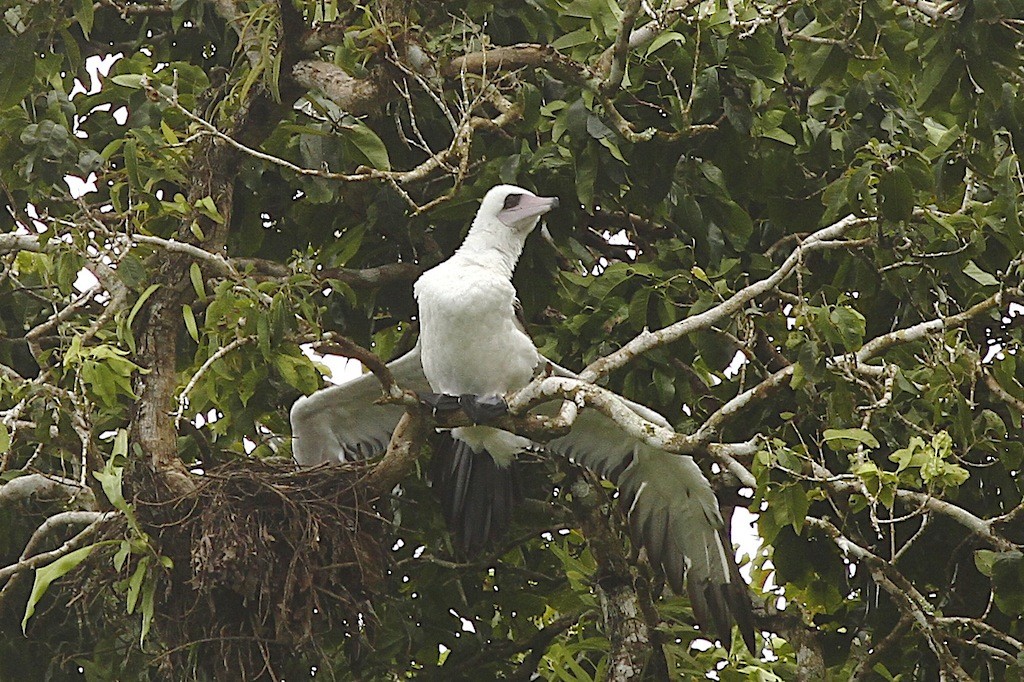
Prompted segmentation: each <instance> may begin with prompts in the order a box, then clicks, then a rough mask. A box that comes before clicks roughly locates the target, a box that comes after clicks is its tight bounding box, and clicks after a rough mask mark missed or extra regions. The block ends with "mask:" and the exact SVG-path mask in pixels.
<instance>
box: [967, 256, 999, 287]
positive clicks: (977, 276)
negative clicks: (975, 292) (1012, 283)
mask: <svg viewBox="0 0 1024 682" xmlns="http://www.w3.org/2000/svg"><path fill="white" fill-rule="evenodd" d="M964 274H965V275H967V276H968V277H970V278H971V279H973V280H974V281H975V282H977V283H978V284H980V285H981V286H983V287H994V286H999V280H998V279H996V278H995V277H993V276H992V275H990V274H989V273H987V272H985V271H984V270H982V269H981V268H979V267H978V264H977V263H975V262H974V261H973V260H969V261H967V265H965V266H964Z"/></svg>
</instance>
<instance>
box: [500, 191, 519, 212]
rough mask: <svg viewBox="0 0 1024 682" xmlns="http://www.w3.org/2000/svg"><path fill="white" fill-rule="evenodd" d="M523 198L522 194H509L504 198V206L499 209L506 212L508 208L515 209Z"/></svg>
mask: <svg viewBox="0 0 1024 682" xmlns="http://www.w3.org/2000/svg"><path fill="white" fill-rule="evenodd" d="M522 198H523V195H522V194H509V195H508V196H507V197H505V204H504V205H503V206H502V207H501V210H503V211H507V210H508V209H510V208H515V207H516V206H518V205H519V201H520V200H521V199H522Z"/></svg>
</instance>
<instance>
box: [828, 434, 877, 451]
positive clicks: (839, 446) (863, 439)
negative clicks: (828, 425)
mask: <svg viewBox="0 0 1024 682" xmlns="http://www.w3.org/2000/svg"><path fill="white" fill-rule="evenodd" d="M822 436H823V437H824V439H825V442H826V443H827V444H828V446H829V447H830V448H832V449H833V450H836V451H837V452H839V451H844V450H855V449H857V447H859V446H861V445H864V446H866V447H869V448H872V449H874V448H877V447H878V446H879V443H878V439H876V438H875V437H874V436H872V435H871V433H870V432H869V431H865V430H864V429H825V432H824V433H823V434H822Z"/></svg>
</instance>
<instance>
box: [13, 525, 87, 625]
mask: <svg viewBox="0 0 1024 682" xmlns="http://www.w3.org/2000/svg"><path fill="white" fill-rule="evenodd" d="M95 546H96V545H88V546H86V547H80V548H78V549H76V550H74V551H73V552H68V553H67V554H65V555H64V556H62V557H60V558H59V559H57V560H56V561H53V562H51V563H49V564H47V565H46V566H43V567H42V568H37V569H36V579H35V582H34V583H33V584H32V593H31V594H30V595H29V597H28V603H27V604H26V605H25V617H24V618H22V619H21V631H22V632H25V629H26V628H27V627H28V620H29V618H31V617H32V614H33V613H35V612H36V605H37V604H38V603H39V600H40V599H42V598H43V595H45V594H46V590H47V589H49V587H50V584H51V583H52V582H53V581H54V580H57V579H59V578H62V577H63V576H65V575H67V574H68V573H70V572H71V571H73V570H74V569H75V568H76V567H77V566H78V564H80V563H82V562H83V561H85V559H86V558H87V557H88V556H89V555H90V554H91V553H92V550H93V548H94V547H95Z"/></svg>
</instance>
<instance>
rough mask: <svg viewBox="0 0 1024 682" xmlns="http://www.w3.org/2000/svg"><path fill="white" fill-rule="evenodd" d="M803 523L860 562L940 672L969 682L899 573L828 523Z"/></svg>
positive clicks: (916, 594)
mask: <svg viewBox="0 0 1024 682" xmlns="http://www.w3.org/2000/svg"><path fill="white" fill-rule="evenodd" d="M807 523H808V525H810V526H813V527H815V528H818V529H819V530H821V531H823V532H824V533H825V535H827V536H828V537H829V538H830V539H831V540H832V541H833V542H834V543H835V544H836V546H837V547H839V549H840V550H841V551H842V552H843V553H844V554H845V555H847V556H852V557H854V558H856V559H859V560H861V561H863V562H864V563H865V564H866V565H867V567H868V570H869V571H870V572H871V576H872V579H873V580H874V581H875V583H877V584H878V585H879V586H880V587H882V588H883V589H885V591H886V592H888V593H889V596H890V597H892V600H893V602H894V603H895V604H896V606H897V607H898V608H899V609H900V611H901V612H902V613H904V614H905V615H907V616H909V617H910V618H912V619H913V621H914V623H916V624H917V626H918V628H919V629H920V630H921V632H922V633H923V634H924V635H925V639H926V640H927V642H928V645H929V647H930V648H931V650H932V652H933V653H934V654H935V657H936V658H937V659H938V661H939V666H940V668H942V670H943V671H944V672H945V673H948V674H950V675H952V676H953V678H954V679H956V680H958V681H961V682H970V680H971V676H970V675H968V674H967V672H966V671H964V669H963V668H962V667H961V666H960V664H959V663H958V662H957V660H956V657H955V656H953V654H952V652H951V651H950V650H949V647H948V646H946V643H945V638H944V636H943V634H942V633H941V632H939V631H938V630H939V628H938V627H937V624H936V622H935V618H934V614H933V613H932V607H931V605H930V604H929V603H928V600H927V599H925V598H924V595H922V594H921V593H920V592H919V591H918V590H917V588H916V587H914V585H913V584H912V583H911V582H910V581H909V580H907V579H906V577H904V576H903V574H902V573H900V572H899V571H897V570H896V568H895V567H894V566H893V565H892V564H890V563H888V562H887V561H885V560H884V559H882V558H881V557H879V556H878V555H876V554H874V553H873V552H871V551H870V550H868V549H866V548H864V547H862V546H860V545H858V544H857V543H855V542H853V541H851V540H850V539H849V538H847V537H846V536H844V535H843V534H842V533H841V532H840V531H839V529H838V528H836V527H835V526H834V525H833V524H832V523H831V522H829V521H826V520H823V519H817V518H813V517H808V519H807Z"/></svg>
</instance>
